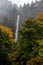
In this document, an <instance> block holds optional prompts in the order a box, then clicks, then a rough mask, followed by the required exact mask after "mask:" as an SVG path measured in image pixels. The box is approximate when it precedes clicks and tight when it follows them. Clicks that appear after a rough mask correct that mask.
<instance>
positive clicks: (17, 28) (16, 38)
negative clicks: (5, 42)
mask: <svg viewBox="0 0 43 65" xmlns="http://www.w3.org/2000/svg"><path fill="white" fill-rule="evenodd" d="M19 19H20V15H17V23H16V32H15V42H17V40H18V30H19Z"/></svg>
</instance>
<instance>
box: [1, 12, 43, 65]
mask: <svg viewBox="0 0 43 65" xmlns="http://www.w3.org/2000/svg"><path fill="white" fill-rule="evenodd" d="M37 64H38V65H43V12H42V13H41V14H40V15H38V16H37V17H36V19H33V18H28V19H26V20H25V22H24V23H23V25H22V28H21V29H20V30H19V37H18V41H17V43H15V39H14V37H13V32H12V30H11V28H8V27H6V26H4V25H0V65H37Z"/></svg>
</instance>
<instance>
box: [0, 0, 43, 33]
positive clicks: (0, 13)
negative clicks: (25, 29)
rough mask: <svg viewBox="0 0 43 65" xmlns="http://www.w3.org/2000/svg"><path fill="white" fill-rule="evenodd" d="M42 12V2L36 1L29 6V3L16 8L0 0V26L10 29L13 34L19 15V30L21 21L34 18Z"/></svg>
mask: <svg viewBox="0 0 43 65" xmlns="http://www.w3.org/2000/svg"><path fill="white" fill-rule="evenodd" d="M42 11H43V0H41V1H37V0H36V2H35V3H33V1H32V2H31V5H30V4H29V3H27V4H24V5H23V6H21V5H20V6H19V7H18V6H17V5H16V4H12V2H11V1H8V0H3V1H2V0H0V24H3V25H5V26H8V27H11V28H12V30H13V31H14V32H15V29H16V21H17V15H18V14H19V15H20V23H19V28H21V26H22V23H23V21H24V20H25V19H26V18H30V17H32V18H35V17H36V16H37V15H38V14H39V13H40V12H42Z"/></svg>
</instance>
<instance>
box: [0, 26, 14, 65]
mask: <svg viewBox="0 0 43 65" xmlns="http://www.w3.org/2000/svg"><path fill="white" fill-rule="evenodd" d="M13 40H14V39H13V33H12V30H11V29H10V28H7V27H6V26H3V25H0V64H1V65H11V64H10V62H9V58H8V54H9V53H11V51H12V43H14V41H13Z"/></svg>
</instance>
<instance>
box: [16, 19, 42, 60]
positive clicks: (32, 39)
mask: <svg viewBox="0 0 43 65" xmlns="http://www.w3.org/2000/svg"><path fill="white" fill-rule="evenodd" d="M41 25H43V24H42V23H41V22H39V21H38V22H37V21H36V20H34V19H32V18H29V19H27V20H26V21H25V23H24V24H23V26H22V29H21V30H20V32H19V41H18V43H17V52H18V54H19V56H18V58H19V59H22V58H25V59H28V58H31V57H36V56H37V55H38V54H39V49H40V48H41V47H40V45H39V43H38V42H37V41H38V40H42V39H43V26H41Z"/></svg>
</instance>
